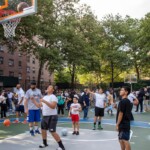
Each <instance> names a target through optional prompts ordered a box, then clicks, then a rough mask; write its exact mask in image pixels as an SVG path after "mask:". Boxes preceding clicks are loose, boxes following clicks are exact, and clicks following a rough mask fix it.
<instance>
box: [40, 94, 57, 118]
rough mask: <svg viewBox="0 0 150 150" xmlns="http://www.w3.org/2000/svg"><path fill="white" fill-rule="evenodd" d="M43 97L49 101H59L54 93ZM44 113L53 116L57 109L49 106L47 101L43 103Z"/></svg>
mask: <svg viewBox="0 0 150 150" xmlns="http://www.w3.org/2000/svg"><path fill="white" fill-rule="evenodd" d="M43 99H44V100H45V101H47V102H49V103H52V102H56V103H58V99H57V97H56V96H55V95H54V94H51V95H46V96H44V97H43ZM42 105H43V107H42V114H43V116H52V115H57V109H56V108H55V109H52V108H50V107H49V106H47V105H46V104H45V103H42Z"/></svg>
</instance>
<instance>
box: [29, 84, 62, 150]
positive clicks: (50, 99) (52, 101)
mask: <svg viewBox="0 0 150 150" xmlns="http://www.w3.org/2000/svg"><path fill="white" fill-rule="evenodd" d="M53 92H54V87H53V86H52V85H50V86H49V87H48V88H47V95H46V96H44V97H43V98H42V99H41V100H40V102H37V101H36V100H35V98H34V97H32V102H33V103H34V104H35V105H36V107H38V108H41V107H42V114H43V118H42V121H41V129H42V138H43V144H41V145H40V146H39V148H45V147H47V146H48V144H47V130H49V132H50V133H51V135H52V136H53V138H54V139H55V140H56V141H57V143H58V145H59V148H58V149H57V150H65V147H64V145H63V143H62V141H61V139H60V137H59V135H58V134H57V133H56V126H57V121H58V115H57V109H56V107H57V103H58V99H57V97H56V96H55V95H54V94H53Z"/></svg>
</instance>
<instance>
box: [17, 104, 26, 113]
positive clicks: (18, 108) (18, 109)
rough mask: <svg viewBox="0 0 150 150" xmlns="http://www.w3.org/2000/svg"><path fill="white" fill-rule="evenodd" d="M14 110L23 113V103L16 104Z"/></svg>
mask: <svg viewBox="0 0 150 150" xmlns="http://www.w3.org/2000/svg"><path fill="white" fill-rule="evenodd" d="M16 111H17V112H22V113H24V106H23V105H19V106H16Z"/></svg>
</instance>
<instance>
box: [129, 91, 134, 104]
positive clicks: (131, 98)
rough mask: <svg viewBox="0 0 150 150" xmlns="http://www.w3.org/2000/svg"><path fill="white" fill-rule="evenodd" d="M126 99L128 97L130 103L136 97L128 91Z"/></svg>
mask: <svg viewBox="0 0 150 150" xmlns="http://www.w3.org/2000/svg"><path fill="white" fill-rule="evenodd" d="M128 99H129V101H130V102H131V103H133V101H134V100H135V99H136V96H135V95H134V94H133V93H130V94H129V95H128Z"/></svg>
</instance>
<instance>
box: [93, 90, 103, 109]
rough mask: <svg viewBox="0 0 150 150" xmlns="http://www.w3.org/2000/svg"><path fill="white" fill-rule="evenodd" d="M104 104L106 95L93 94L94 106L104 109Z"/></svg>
mask: <svg viewBox="0 0 150 150" xmlns="http://www.w3.org/2000/svg"><path fill="white" fill-rule="evenodd" d="M105 102H106V95H105V94H104V93H103V94H99V93H95V106H96V107H99V108H104V103H105Z"/></svg>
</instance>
